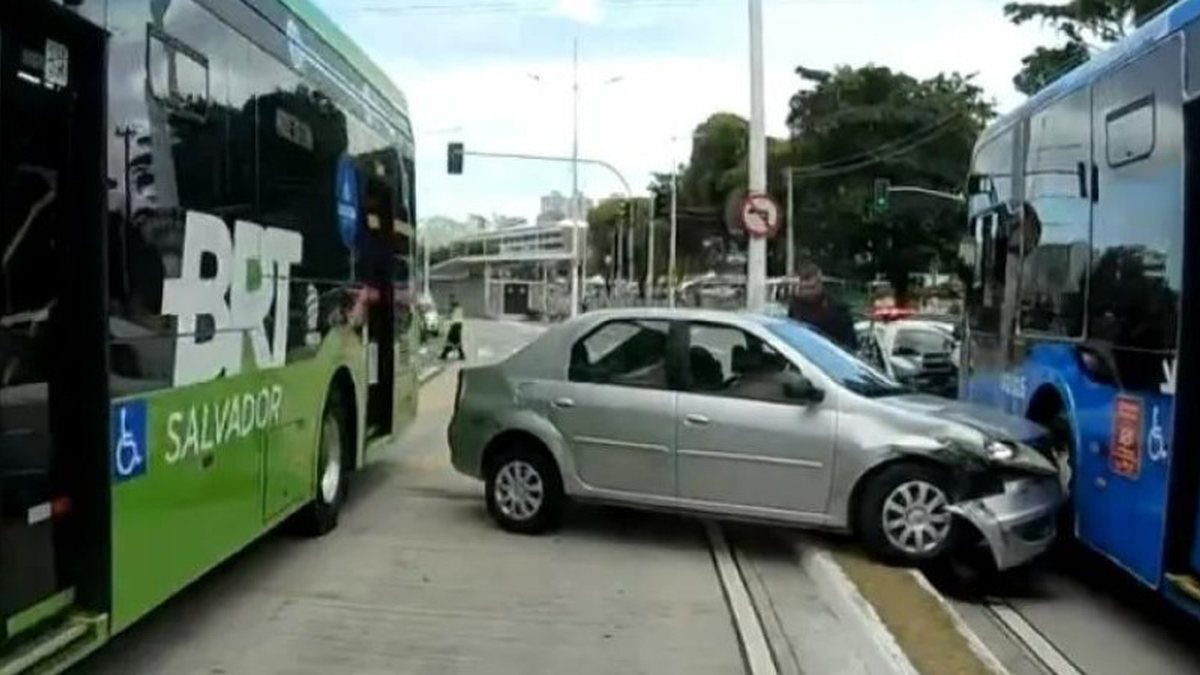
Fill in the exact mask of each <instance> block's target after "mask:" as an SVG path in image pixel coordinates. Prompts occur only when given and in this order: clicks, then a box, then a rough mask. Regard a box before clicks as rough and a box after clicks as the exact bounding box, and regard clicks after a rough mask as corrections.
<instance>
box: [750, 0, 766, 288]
mask: <svg viewBox="0 0 1200 675" xmlns="http://www.w3.org/2000/svg"><path fill="white" fill-rule="evenodd" d="M749 6H750V7H749V8H750V162H749V164H750V176H749V178H750V186H749V187H750V192H751V193H755V192H766V190H767V132H766V111H765V108H764V105H763V55H762V42H763V36H762V0H749ZM746 268H747V269H746V308H747V309H750V310H752V311H759V310H762V309H763V308H764V307H765V306H766V304H767V240H766V239H765V238H763V237H750V255H749V256H748V259H747V261H746Z"/></svg>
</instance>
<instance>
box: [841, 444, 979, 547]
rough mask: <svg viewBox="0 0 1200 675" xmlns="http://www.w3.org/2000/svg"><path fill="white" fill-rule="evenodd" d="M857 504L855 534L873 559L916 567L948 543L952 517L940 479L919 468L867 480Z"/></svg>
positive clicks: (886, 472)
mask: <svg viewBox="0 0 1200 675" xmlns="http://www.w3.org/2000/svg"><path fill="white" fill-rule="evenodd" d="M870 480H871V482H870V483H868V484H867V485H866V486H865V488H864V490H865V491H864V493H863V498H862V499H861V500H860V501H859V512H858V514H857V518H858V533H859V536H860V537H861V538H862V541H863V544H865V545H866V546H867V548H868V549H869V550H870V551H871V553H873V554H875V555H876V556H878V557H881V558H884V559H885V560H889V561H892V562H896V563H900V564H904V565H922V564H925V563H928V562H931V561H933V560H936V559H937V558H939V557H941V556H942V554H943V553H945V552H946V551H947V549H949V547H950V543H951V542H952V541H953V534H954V532H953V530H954V526H955V523H954V516H953V515H952V514H951V513H950V509H949V507H950V495H949V489H948V487H947V484H948V482H949V481H948V480H947V479H946V477H945V475H944V474H943V473H942V472H941V471H938V470H937V469H934V468H932V467H929V466H925V465H921V464H897V465H893V466H890V467H887V468H885V469H884V470H883V471H881V472H879V473H878V474H877V475H875V476H874V477H872V478H871V479H870Z"/></svg>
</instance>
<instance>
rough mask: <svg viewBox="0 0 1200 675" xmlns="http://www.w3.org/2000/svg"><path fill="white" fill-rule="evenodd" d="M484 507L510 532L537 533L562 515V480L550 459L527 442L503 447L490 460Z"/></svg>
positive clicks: (555, 522)
mask: <svg viewBox="0 0 1200 675" xmlns="http://www.w3.org/2000/svg"><path fill="white" fill-rule="evenodd" d="M486 481H487V487H486V490H487V496H486V499H487V509H488V513H489V514H490V515H491V517H492V519H493V520H495V521H496V524H498V525H499V526H500V527H502V528H504V529H505V530H508V531H509V532H519V533H521V534H537V533H540V532H545V531H547V530H550V529H552V528H554V527H556V526H557V525H558V524H559V522H560V521H561V518H562V510H563V506H564V501H565V500H564V497H563V489H562V479H561V477H560V476H559V473H558V467H557V466H555V464H554V462H553V460H551V459H550V458H549V456H548V455H547V454H546V453H545V452H542V451H538V450H536V449H534V448H531V447H528V446H526V445H518V446H516V447H513V448H509V449H506V450H503V451H502V452H501V454H500V455H499V456H498V457H496V458H495V460H494V461H492V462H490V463H489V467H488V471H487V475H486Z"/></svg>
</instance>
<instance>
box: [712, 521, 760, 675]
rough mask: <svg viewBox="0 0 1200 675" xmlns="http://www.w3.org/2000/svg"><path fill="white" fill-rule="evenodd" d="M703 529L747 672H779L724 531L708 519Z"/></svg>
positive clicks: (758, 673) (752, 674) (758, 674)
mask: <svg viewBox="0 0 1200 675" xmlns="http://www.w3.org/2000/svg"><path fill="white" fill-rule="evenodd" d="M704 531H705V532H706V533H707V534H708V544H709V546H711V547H712V553H713V560H714V561H716V564H717V576H719V577H720V578H721V586H722V587H723V588H724V589H725V600H726V601H727V602H728V603H729V611H730V612H732V613H733V625H734V628H735V629H736V630H737V634H738V641H739V642H741V643H742V651H743V654H744V655H745V658H746V669H747V671H748V672H749V673H750V675H778V671H777V670H776V669H775V661H774V659H772V658H771V647H770V646H769V645H768V644H767V636H766V633H764V632H763V627H762V624H761V623H759V620H758V613H757V612H755V611H754V604H753V603H752V602H751V601H750V592H749V591H747V590H746V581H745V580H744V579H742V574H741V571H740V570H738V566H737V563H736V562H734V560H733V553H732V552H731V551H730V550H729V544H728V543H727V542H726V541H725V534H724V533H723V532H721V528H720V527H718V526H717V525H716V524H715V523H713V522H712V521H711V520H706V521H704Z"/></svg>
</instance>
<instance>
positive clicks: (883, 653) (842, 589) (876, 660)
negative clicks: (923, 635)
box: [796, 539, 920, 675]
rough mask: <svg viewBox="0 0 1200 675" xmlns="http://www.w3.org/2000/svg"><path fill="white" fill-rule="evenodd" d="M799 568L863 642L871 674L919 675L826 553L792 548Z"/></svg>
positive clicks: (804, 545)
mask: <svg viewBox="0 0 1200 675" xmlns="http://www.w3.org/2000/svg"><path fill="white" fill-rule="evenodd" d="M796 555H797V557H799V559H800V567H801V569H803V570H804V572H805V573H806V574H807V575H808V576H809V578H811V579H812V580H813V582H814V583H816V585H817V592H818V594H819V595H820V596H821V599H822V600H823V601H824V602H825V603H826V604H828V605H829V607H830V609H832V610H833V612H834V613H835V614H836V615H837V616H838V618H839V619H841V620H842V621H845V622H846V623H847V624H848V625H850V626H851V627H853V628H854V629H856V630H858V631H859V632H861V633H862V634H863V636H865V637H866V638H867V644H869V645H870V649H869V650H867V651H868V654H867V657H868V658H869V659H870V660H871V662H870V663H869V664H868V667H869V668H870V670H871V672H873V673H893V674H895V675H920V673H919V672H918V671H917V669H916V668H915V667H914V666H913V664H912V662H911V661H909V660H908V656H907V655H906V654H905V653H904V650H903V649H901V648H900V644H899V643H898V642H896V638H895V637H893V636H892V633H891V631H889V630H888V628H887V626H886V625H884V623H883V620H882V619H880V618H879V614H877V613H876V612H875V608H874V607H872V606H871V603H870V602H867V599H866V598H864V597H863V596H862V593H860V592H859V590H858V587H857V586H855V585H854V582H853V581H851V580H850V577H848V576H847V575H846V572H845V571H844V570H843V569H842V567H841V565H839V564H838V563H837V561H836V560H834V559H833V556H832V555H830V553H829V551H826V550H824V549H822V548H821V547H820V546H819V545H815V544H813V543H812V542H811V541H810V540H807V539H804V540H801V541H800V543H798V544H796Z"/></svg>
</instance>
